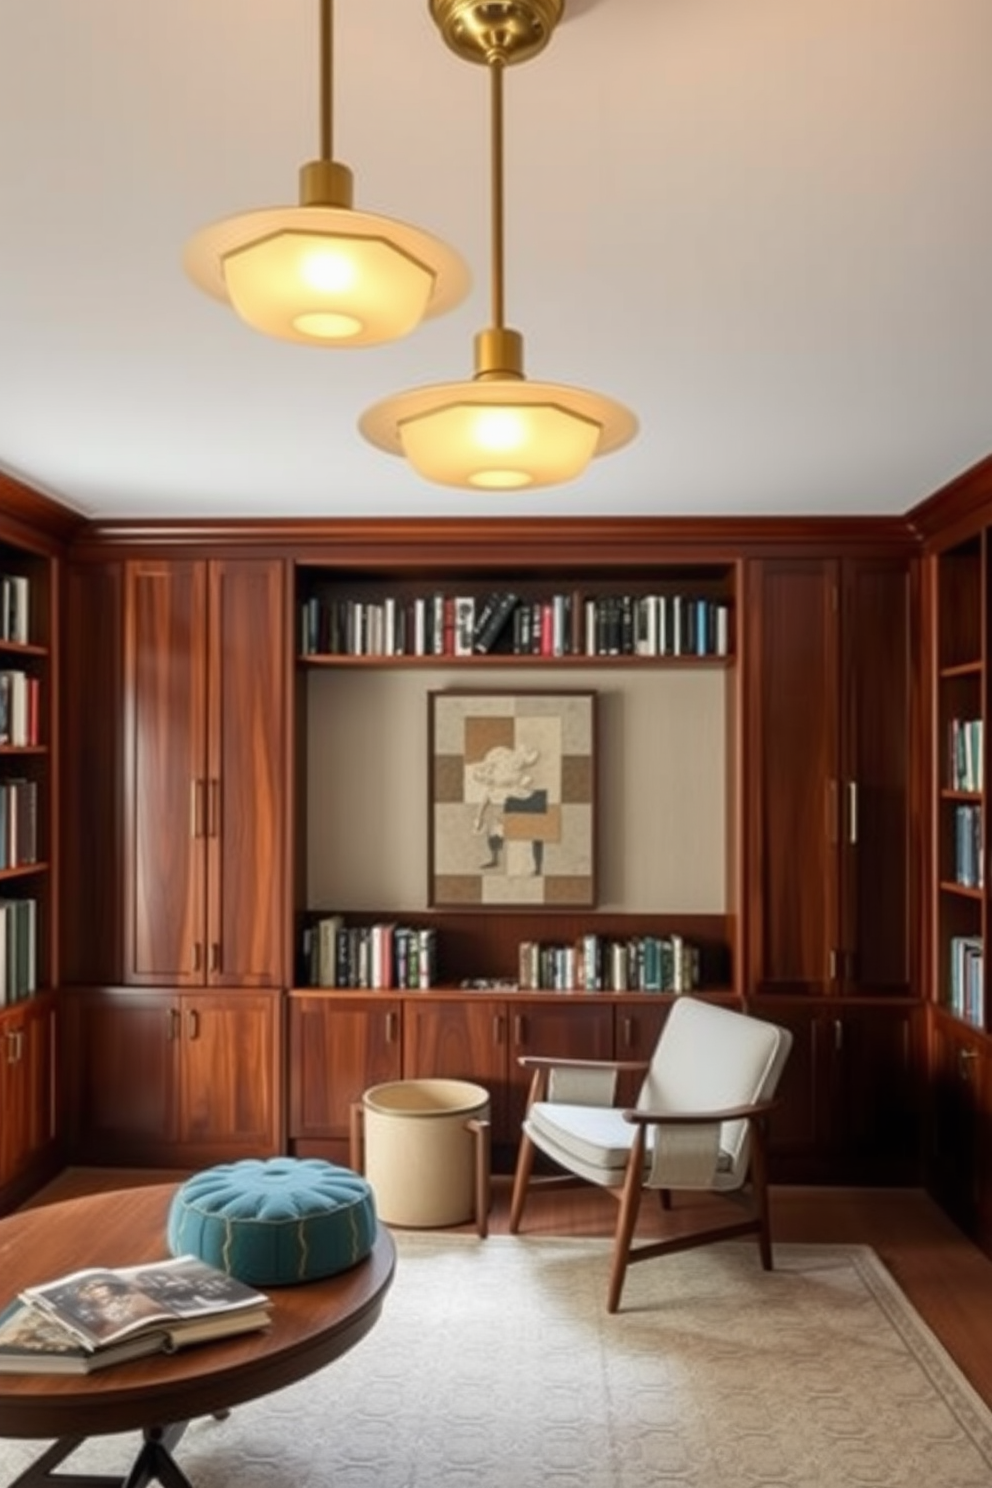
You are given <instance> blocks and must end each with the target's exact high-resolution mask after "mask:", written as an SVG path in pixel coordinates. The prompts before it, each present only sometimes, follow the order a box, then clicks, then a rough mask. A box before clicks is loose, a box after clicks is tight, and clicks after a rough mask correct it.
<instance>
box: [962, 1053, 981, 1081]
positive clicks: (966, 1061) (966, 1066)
mask: <svg viewBox="0 0 992 1488" xmlns="http://www.w3.org/2000/svg"><path fill="white" fill-rule="evenodd" d="M977 1058H978V1054H977V1052H976V1050H974V1049H959V1050H958V1074H959V1075H960V1076H961V1079H962V1080H970V1079H971V1065H972V1062H973V1061H974V1060H975V1059H977Z"/></svg>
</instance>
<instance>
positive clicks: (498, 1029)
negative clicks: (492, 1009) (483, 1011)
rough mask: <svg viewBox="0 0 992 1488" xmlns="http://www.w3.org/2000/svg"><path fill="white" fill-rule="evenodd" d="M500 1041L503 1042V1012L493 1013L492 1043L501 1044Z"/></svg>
mask: <svg viewBox="0 0 992 1488" xmlns="http://www.w3.org/2000/svg"><path fill="white" fill-rule="evenodd" d="M502 1042H503V1014H502V1013H495V1014H494V1015H493V1043H494V1044H501V1043H502Z"/></svg>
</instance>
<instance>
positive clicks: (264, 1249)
mask: <svg viewBox="0 0 992 1488" xmlns="http://www.w3.org/2000/svg"><path fill="white" fill-rule="evenodd" d="M375 1231H376V1213H375V1200H374V1198H373V1194H372V1188H371V1185H370V1184H369V1183H367V1182H366V1180H365V1179H364V1178H362V1177H361V1176H360V1175H359V1174H358V1173H353V1172H352V1171H351V1169H350V1168H341V1167H336V1166H335V1165H334V1164H333V1163H328V1162H323V1161H321V1160H320V1159H318V1158H293V1157H273V1158H268V1159H260V1158H244V1159H242V1160H241V1161H240V1162H233V1163H221V1164H220V1165H219V1166H217V1167H214V1168H206V1169H205V1170H204V1171H203V1172H202V1173H196V1174H194V1175H193V1177H192V1178H188V1179H187V1180H186V1182H185V1183H183V1184H182V1185H181V1186H180V1187H179V1188H178V1189H177V1191H176V1193H175V1194H174V1195H173V1199H172V1203H171V1205H170V1207H169V1218H168V1230H167V1235H168V1244H169V1249H170V1250H171V1252H172V1254H173V1255H196V1256H199V1257H200V1258H201V1259H202V1260H205V1261H208V1262H209V1263H210V1264H211V1265H212V1266H218V1267H219V1268H220V1269H221V1270H223V1271H226V1272H227V1273H228V1274H229V1275H231V1276H237V1277H239V1278H240V1280H242V1281H246V1282H248V1283H249V1284H250V1285H252V1286H285V1285H289V1284H290V1283H293V1282H300V1281H316V1280H317V1279H318V1278H319V1277H322V1276H333V1275H335V1274H336V1273H337V1272H338V1271H345V1270H347V1269H348V1267H349V1266H354V1265H356V1264H357V1263H358V1262H359V1261H361V1260H363V1259H364V1258H365V1256H367V1255H368V1253H369V1251H370V1250H371V1249H372V1245H373V1242H374V1240H375Z"/></svg>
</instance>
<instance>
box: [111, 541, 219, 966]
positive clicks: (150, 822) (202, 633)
mask: <svg viewBox="0 0 992 1488" xmlns="http://www.w3.org/2000/svg"><path fill="white" fill-rule="evenodd" d="M206 598H207V587H206V569H205V567H204V565H203V564H202V563H191V562H181V561H172V560H170V561H168V562H146V561H143V560H142V561H137V560H136V561H133V562H130V563H128V564H127V567H126V576H125V622H124V676H125V687H124V794H125V807H124V811H125V839H124V893H125V899H126V907H125V916H124V955H125V963H124V965H125V971H124V980H125V981H126V982H128V983H132V984H133V983H137V984H139V985H152V986H183V985H200V984H202V982H203V980H204V976H205V967H206V954H207V948H206V915H205V883H204V869H205V858H204V849H203V844H204V833H205V830H206V802H205V799H204V785H203V782H204V781H205V778H206V752H205V750H206V715H205V707H206V671H205V665H206V652H205V639H206V629H205V626H206Z"/></svg>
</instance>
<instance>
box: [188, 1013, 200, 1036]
mask: <svg viewBox="0 0 992 1488" xmlns="http://www.w3.org/2000/svg"><path fill="white" fill-rule="evenodd" d="M186 1033H187V1037H188V1038H190V1039H198V1038H199V1037H200V1015H199V1013H198V1012H197V1011H196V1008H190V1010H189V1012H188V1013H187V1014H186Z"/></svg>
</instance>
